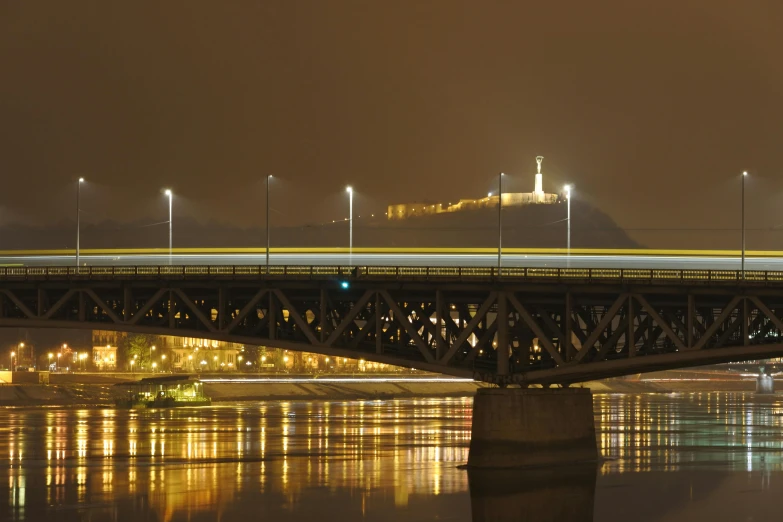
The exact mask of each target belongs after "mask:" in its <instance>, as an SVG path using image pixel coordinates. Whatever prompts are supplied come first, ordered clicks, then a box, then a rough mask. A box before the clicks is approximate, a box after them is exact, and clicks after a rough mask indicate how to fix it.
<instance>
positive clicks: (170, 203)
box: [166, 189, 174, 265]
mask: <svg viewBox="0 0 783 522" xmlns="http://www.w3.org/2000/svg"><path fill="white" fill-rule="evenodd" d="M166 195H167V196H168V197H169V265H170V264H171V248H172V222H171V206H172V200H173V199H174V194H172V192H171V189H166Z"/></svg>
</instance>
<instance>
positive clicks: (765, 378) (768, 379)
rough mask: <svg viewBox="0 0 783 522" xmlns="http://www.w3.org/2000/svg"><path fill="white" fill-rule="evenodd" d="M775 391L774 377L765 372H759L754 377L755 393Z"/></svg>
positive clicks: (767, 393) (768, 393)
mask: <svg viewBox="0 0 783 522" xmlns="http://www.w3.org/2000/svg"><path fill="white" fill-rule="evenodd" d="M774 393H775V379H773V378H772V376H771V375H769V374H766V373H763V372H762V373H760V374H759V376H758V377H756V394H758V395H770V394H774Z"/></svg>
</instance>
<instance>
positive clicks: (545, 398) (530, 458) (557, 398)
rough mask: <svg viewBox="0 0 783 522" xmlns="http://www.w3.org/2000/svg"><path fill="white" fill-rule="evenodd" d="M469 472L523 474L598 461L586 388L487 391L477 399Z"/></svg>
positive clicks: (480, 392)
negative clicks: (511, 471) (492, 470)
mask: <svg viewBox="0 0 783 522" xmlns="http://www.w3.org/2000/svg"><path fill="white" fill-rule="evenodd" d="M471 433H472V436H471V440H470V453H469V455H468V467H471V468H520V467H530V466H549V465H557V464H572V463H576V462H589V461H595V460H597V459H598V449H597V446H596V440H595V425H594V423H593V398H592V394H591V393H590V390H588V389H585V388H560V389H535V388H524V389H523V388H482V389H479V390H478V393H477V394H476V397H475V399H473V427H472V432H471Z"/></svg>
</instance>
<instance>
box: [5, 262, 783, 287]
mask: <svg viewBox="0 0 783 522" xmlns="http://www.w3.org/2000/svg"><path fill="white" fill-rule="evenodd" d="M220 278H228V279H321V280H328V279H373V280H386V279H391V280H428V281H429V280H432V281H438V280H459V281H476V282H480V281H527V282H535V281H541V282H564V283H569V282H571V283H572V282H582V281H584V282H605V283H656V284H667V283H673V284H676V283H725V284H736V283H740V282H742V283H755V284H783V271H757V270H746V271H745V272H742V271H739V270H698V269H686V270H675V269H656V268H651V269H640V268H550V267H543V268H541V267H537V268H524V267H506V268H501V269H498V268H497V267H470V266H468V267H456V266H446V267H418V266H301V265H290V266H287V265H270V266H269V267H267V266H265V265H204V266H198V265H164V266H149V265H142V266H81V267H64V266H54V267H0V280H17V281H18V280H39V279H44V280H64V279H65V280H68V279H79V280H86V279H220Z"/></svg>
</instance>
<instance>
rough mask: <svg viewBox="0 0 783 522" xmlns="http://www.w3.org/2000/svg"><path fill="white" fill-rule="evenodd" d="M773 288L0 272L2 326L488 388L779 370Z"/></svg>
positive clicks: (574, 276) (304, 270) (82, 270)
mask: <svg viewBox="0 0 783 522" xmlns="http://www.w3.org/2000/svg"><path fill="white" fill-rule="evenodd" d="M781 286H783V272H760V271H746V272H744V273H742V272H738V271H726V270H658V269H649V270H644V269H604V268H601V269H580V268H574V269H568V268H503V269H502V270H498V269H497V268H496V267H495V268H490V267H382V266H372V267H368V266H359V267H352V266H311V267H302V266H293V267H292V266H279V265H272V266H270V267H269V270H268V271H267V267H266V266H263V265H262V266H257V265H255V266H254V265H242V266H225V265H220V266H138V267H134V266H127V267H123V266H108V267H107V266H100V267H79V268H77V267H0V326H7V327H11V326H13V327H57V328H84V329H92V328H99V329H113V330H118V331H129V332H143V333H158V334H168V335H181V336H187V337H201V338H206V339H217V340H225V341H235V342H239V343H245V344H259V345H267V346H277V347H281V348H286V349H291V350H302V351H312V352H318V353H323V354H326V355H333V356H337V357H353V358H364V359H366V360H372V361H378V362H383V363H389V364H396V365H400V366H407V367H413V368H419V369H425V370H432V371H437V372H441V373H445V374H451V375H457V376H474V377H475V378H477V379H480V380H484V381H488V382H496V383H499V384H512V383H517V384H520V385H523V386H526V385H529V384H544V385H547V384H557V383H560V384H567V383H572V382H578V381H584V380H589V379H594V378H598V377H609V376H614V375H624V374H628V373H636V372H642V371H652V370H659V369H666V368H677V367H684V366H695V365H701V364H710V363H715V362H728V361H741V360H747V359H761V358H766V357H771V356H780V355H783V345H781V336H783V319H781V317H783V291H781Z"/></svg>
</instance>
